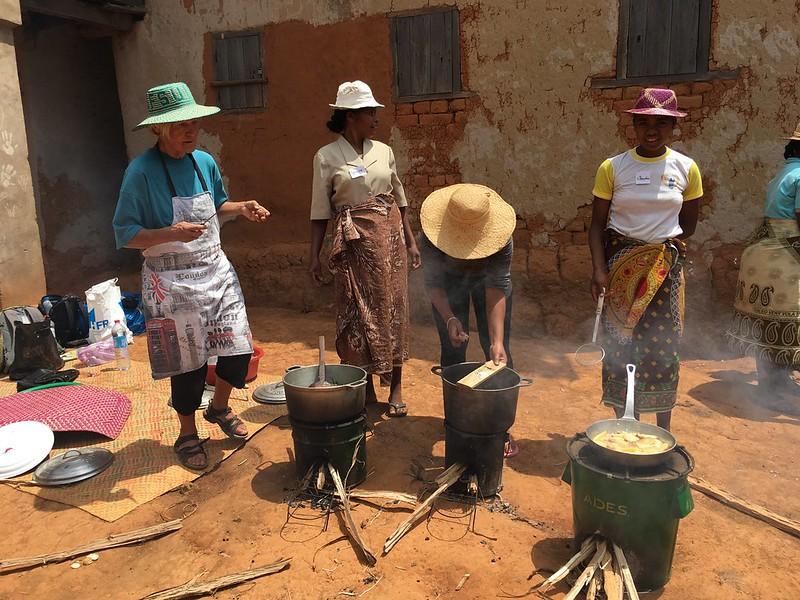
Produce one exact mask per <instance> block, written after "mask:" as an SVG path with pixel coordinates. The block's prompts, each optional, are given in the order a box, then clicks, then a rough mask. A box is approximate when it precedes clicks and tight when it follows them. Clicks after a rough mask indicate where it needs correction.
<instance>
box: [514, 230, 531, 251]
mask: <svg viewBox="0 0 800 600" xmlns="http://www.w3.org/2000/svg"><path fill="white" fill-rule="evenodd" d="M513 237H514V254H516V253H517V249H518V248H519V249H521V250H527V249H529V248H530V247H531V232H530V231H528V230H527V229H520V228H519V227H518V228H517V229H515V230H514V236H513Z"/></svg>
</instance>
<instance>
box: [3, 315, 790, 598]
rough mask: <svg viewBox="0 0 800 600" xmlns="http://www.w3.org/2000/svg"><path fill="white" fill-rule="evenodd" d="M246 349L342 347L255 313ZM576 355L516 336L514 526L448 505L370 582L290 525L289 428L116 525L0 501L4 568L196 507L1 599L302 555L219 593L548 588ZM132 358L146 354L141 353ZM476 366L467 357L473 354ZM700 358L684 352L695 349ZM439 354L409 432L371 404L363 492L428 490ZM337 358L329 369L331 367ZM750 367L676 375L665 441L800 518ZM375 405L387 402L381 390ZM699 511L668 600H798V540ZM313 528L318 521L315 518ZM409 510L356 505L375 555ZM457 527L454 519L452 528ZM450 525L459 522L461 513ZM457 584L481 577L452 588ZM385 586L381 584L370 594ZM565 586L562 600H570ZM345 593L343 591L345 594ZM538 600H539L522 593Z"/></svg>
mask: <svg viewBox="0 0 800 600" xmlns="http://www.w3.org/2000/svg"><path fill="white" fill-rule="evenodd" d="M250 316H251V323H252V326H253V330H254V334H255V336H256V337H257V339H258V340H259V341H260V344H259V345H261V346H262V347H264V348H265V350H266V360H265V361H262V366H261V370H262V372H264V373H269V374H275V373H279V372H280V371H281V370H282V369H283V368H285V367H286V366H288V365H291V364H297V363H301V364H311V363H313V362H314V360H315V359H314V350H313V347H314V344H315V342H316V336H317V335H319V334H320V333H324V334H326V335H327V337H328V339H332V338H333V334H334V331H333V322H332V320H331V319H330V318H329V317H328V316H327V315H322V314H319V313H315V314H306V315H302V314H299V313H296V312H290V311H281V310H267V309H252V310H251V311H250ZM574 348H575V345H574V344H573V343H572V342H567V341H563V340H561V341H542V340H540V339H524V338H519V337H517V338H515V340H514V342H513V346H512V350H513V352H514V358H515V362H516V363H517V370H518V371H520V372H521V373H523V374H524V375H530V376H533V377H534V378H535V385H534V386H533V387H530V388H527V389H524V390H522V391H521V395H520V402H519V408H518V411H517V421H516V424H515V426H514V428H513V433H514V435H515V436H516V438H517V439H518V440H519V444H520V448H521V452H520V454H519V456H517V457H515V458H513V459H509V460H508V461H506V469H505V472H504V486H505V487H504V489H503V491H502V499H503V501H505V502H508V503H510V504H511V505H513V507H515V509H516V514H517V515H518V518H516V519H515V518H513V517H512V516H511V515H509V514H505V513H502V512H490V511H488V510H487V509H486V508H480V509H479V510H478V513H477V519H476V529H477V532H478V534H480V535H476V534H474V533H468V532H467V525H466V520H465V519H464V518H463V517H462V518H460V519H453V518H452V517H453V516H454V514H455V513H457V511H458V507H457V506H453V505H447V504H442V505H441V506H440V508H441V509H442V511H441V512H439V513H437V514H436V516H435V517H434V519H433V520H431V521H430V522H429V523H428V524H427V525H426V524H425V523H424V522H423V524H421V525H420V526H418V527H416V528H415V529H414V530H413V531H412V532H411V533H409V534H408V535H407V536H406V537H405V538H404V539H403V540H401V541H400V543H399V544H398V545H397V546H396V547H395V549H394V550H393V551H392V552H391V553H390V554H389V555H388V556H385V557H381V558H379V560H378V564H377V565H376V566H375V567H374V568H366V567H364V566H363V565H361V564H360V563H359V562H358V560H357V559H356V557H355V554H354V552H353V549H352V547H351V546H350V544H349V543H348V542H347V541H339V542H335V543H333V544H331V545H329V546H326V543H328V542H331V541H333V540H336V539H337V538H339V537H340V536H341V535H342V533H343V531H344V530H343V526H342V525H341V524H340V523H339V522H337V519H336V518H335V517H331V519H330V522H329V525H328V528H327V531H322V522H321V521H320V520H318V519H317V520H307V521H299V520H295V519H293V520H292V521H291V522H290V524H289V525H287V526H286V527H284V524H285V522H286V520H287V505H286V503H285V498H286V497H287V495H288V491H287V490H288V489H290V488H291V487H292V486H293V485H294V483H295V473H294V464H293V463H292V462H290V458H289V457H290V452H291V449H292V440H291V431H290V430H289V429H288V422H287V421H286V419H285V418H283V419H280V420H278V421H277V422H275V423H273V424H272V425H270V426H269V427H266V428H265V429H263V430H262V431H261V432H260V433H258V434H257V435H256V436H254V437H253V438H252V439H251V440H250V441H249V442H248V443H247V444H246V445H245V446H244V447H242V448H241V450H239V451H238V452H237V453H235V454H234V455H233V456H232V457H231V458H230V459H229V460H227V461H225V462H224V463H223V464H222V465H221V466H220V467H219V468H218V469H217V470H215V471H213V472H212V473H210V474H208V475H206V476H204V477H201V478H200V479H198V480H197V481H195V482H194V483H193V484H192V485H190V486H187V487H185V488H184V489H180V490H175V491H173V492H171V493H168V494H166V495H164V496H162V497H160V498H158V499H156V500H155V501H153V502H150V503H148V504H146V505H144V506H141V507H140V508H138V509H137V510H135V511H133V512H132V513H130V514H129V515H127V516H126V517H124V518H122V519H120V520H119V521H117V522H115V523H105V522H103V521H101V520H99V519H97V518H95V517H92V516H91V515H89V514H87V513H85V512H83V511H81V510H79V509H77V508H72V507H67V506H64V505H60V504H57V503H52V502H48V501H41V500H37V499H36V498H35V497H34V496H32V495H29V494H25V493H22V492H19V491H17V490H14V489H12V488H9V487H7V486H0V506H2V507H3V514H4V518H3V520H4V522H5V525H4V526H3V527H2V531H3V534H2V541H3V543H2V554H3V555H4V557H3V558H7V557H17V556H27V555H33V554H39V553H44V552H50V551H56V550H62V549H67V548H71V547H73V546H76V545H79V544H81V543H84V542H87V541H89V540H93V539H97V538H99V537H102V536H104V535H106V534H110V533H116V532H123V531H127V530H130V529H134V528H137V527H143V526H146V525H150V524H153V523H157V522H161V521H162V519H163V518H168V517H174V516H177V515H179V514H180V512H181V511H182V510H183V507H184V506H185V505H188V504H190V503H195V504H196V505H197V510H196V512H194V514H192V515H191V516H190V517H189V518H188V519H187V520H186V522H185V524H184V527H183V529H182V530H180V531H179V532H177V533H174V534H171V535H169V536H166V537H164V538H161V539H158V540H154V541H150V542H147V543H146V544H143V545H141V546H137V547H129V548H121V549H115V550H109V551H105V552H103V553H101V556H100V560H99V561H98V562H96V563H94V564H92V565H91V566H88V567H84V568H81V569H79V570H72V569H70V567H69V563H62V564H56V565H50V566H46V567H42V568H37V569H33V570H30V571H25V572H19V573H13V574H7V575H2V576H0V598H49V599H53V600H56V599H65V600H66V599H70V600H72V599H76V598H121V599H128V598H140V597H142V596H144V595H147V594H148V593H151V592H154V591H157V590H160V589H163V588H165V587H170V586H173V585H179V584H182V583H184V582H186V581H188V580H190V579H192V578H193V577H195V576H197V575H200V574H202V573H205V575H204V577H205V578H215V577H219V576H222V575H225V574H227V573H231V572H234V571H239V570H244V569H248V568H250V567H253V566H256V565H261V564H266V563H269V562H271V561H273V560H275V559H278V558H280V557H292V558H293V560H292V564H291V567H290V568H289V569H288V570H286V571H284V572H282V573H280V574H277V575H272V576H269V577H265V578H263V579H260V580H257V581H256V582H254V583H250V584H245V585H242V586H240V587H237V588H233V589H230V590H227V591H220V592H219V593H218V594H217V597H218V598H221V599H230V598H278V599H286V600H289V599H295V600H297V599H306V598H308V599H334V598H347V597H362V594H363V597H364V598H366V599H367V600H369V599H370V598H381V599H387V600H390V599H402V600H409V599H412V598H459V599H472V598H495V597H502V596H504V595H505V596H506V597H508V596H518V595H521V594H524V593H525V592H526V591H528V589H529V587H530V586H531V585H532V584H534V583H537V582H538V581H540V577H539V576H538V575H533V576H532V574H533V573H534V571H536V570H537V569H545V570H546V569H551V570H552V569H555V568H557V567H558V566H560V565H561V564H562V563H563V562H564V561H565V560H566V559H567V558H568V557H569V555H570V543H571V540H570V538H571V535H572V513H571V499H570V488H569V487H568V486H567V485H566V484H564V483H562V482H561V481H560V476H561V473H562V470H563V468H564V465H565V464H566V455H565V450H564V448H565V443H566V441H567V439H568V438H569V437H571V436H572V435H573V434H575V433H576V432H578V431H583V430H584V428H585V427H586V425H588V424H589V423H591V422H593V421H595V420H597V419H599V418H603V417H606V416H607V415H608V411H607V410H606V409H604V408H603V407H602V406H601V405H600V404H599V367H591V368H586V367H578V366H576V365H575V363H574V362H573V361H572V360H571V352H572V351H574ZM134 349H135V352H134V357H135V358H141V359H143V358H144V355H145V348H144V345H143V344H142V343H139V344H136V345H135V347H134ZM471 354H472V355H475V349H474V348H473V349H472V351H471ZM687 354H688V355H689V356H691V355H692V348H691V347H690V348H687ZM437 356H438V344H437V340H436V338H435V333H434V332H433V330H432V329H431V328H426V327H415V328H414V332H413V344H412V359H411V360H410V361H409V363H408V366H407V368H406V370H405V372H404V381H405V394H406V401H407V402H408V404H409V409H410V414H409V416H408V417H407V418H405V419H391V420H390V419H387V418H386V417H385V416H383V413H384V411H385V408H386V405H385V404H384V403H381V404H379V405H377V406H373V407H371V409H370V411H369V417H370V420H371V422H372V423H374V434H373V435H372V437H371V438H370V439H369V440H368V444H367V452H368V465H369V469H370V470H371V471H372V475H371V476H370V477H369V478H368V480H367V481H366V482H365V484H364V485H363V487H366V488H370V489H389V490H397V491H405V492H411V493H415V492H416V491H418V490H419V489H420V485H421V483H420V482H419V481H417V480H415V479H414V478H413V477H412V476H411V475H410V474H409V467H410V465H411V462H412V460H415V459H416V460H417V461H419V462H420V463H422V464H423V465H429V469H428V472H427V474H426V476H427V477H428V478H429V479H432V478H433V477H435V476H436V474H437V473H438V472H439V471H440V469H441V468H442V465H443V462H444V428H443V423H442V394H441V386H440V383H439V380H438V379H437V378H436V377H434V376H432V375H431V374H430V373H429V369H430V366H431V365H432V364H434V363H435V361H436V360H437ZM330 358H331V360H333V358H334V356H333V354H330ZM754 376H755V373H754V365H753V363H752V361H750V360H733V361H710V360H698V359H691V358H690V359H688V360H685V361H684V363H683V370H682V374H681V387H680V392H681V393H680V398H679V402H678V407H677V409H676V410H675V412H674V416H673V431H674V433H675V434H676V436H677V438H678V440H679V442H680V443H682V444H683V445H685V446H686V447H687V449H688V450H689V452H690V453H692V455H693V456H694V458H695V460H696V470H695V473H696V474H698V475H700V476H702V477H703V478H705V479H707V480H708V481H710V482H713V483H714V484H716V485H718V486H720V487H723V488H725V489H727V490H729V491H731V492H733V493H735V494H737V495H739V496H741V497H743V498H746V499H748V500H750V501H752V502H755V503H758V504H762V505H764V506H766V507H768V508H770V509H772V510H774V511H776V512H779V513H781V514H784V515H786V516H788V517H791V518H794V519H800V481H798V473H799V472H800V471H798V460H797V455H796V454H795V452H796V451H797V447H798V441H800V429H798V425H800V403H798V404H796V405H794V406H793V407H792V406H784V407H777V408H776V407H773V408H770V407H768V406H765V405H764V404H763V403H762V402H759V401H758V399H757V398H756V395H755V389H756V388H755V380H754ZM379 393H380V394H381V397H382V398H385V395H386V391H385V390H380V392H379ZM694 498H695V503H696V507H695V510H694V512H693V513H692V514H690V515H689V516H688V517H687V518H686V519H685V520H684V521H683V522H682V523H681V526H680V530H679V533H678V546H677V551H676V555H675V562H674V565H673V571H672V580H671V582H670V583H669V584H668V586H667V587H666V588H665V590H663V591H662V592H660V593H658V594H652V595H649V596H648V597H651V598H662V599H663V600H678V599H680V600H685V599H696V600H700V599H706V598H714V599H717V598H720V599H728V598H750V599H757V598H772V597H783V598H798V597H800V578H798V577H797V574H796V570H795V565H797V564H798V562H800V540H798V539H796V538H792V537H790V536H788V535H786V534H784V533H781V532H779V531H777V530H775V529H773V528H771V527H769V526H768V525H766V524H764V523H762V522H760V521H756V520H754V519H752V518H750V517H747V516H745V515H742V514H741V513H738V512H735V511H733V510H731V509H729V508H727V507H724V506H722V505H720V504H719V503H717V502H715V501H713V500H711V499H709V498H706V497H705V496H702V495H700V494H698V493H695V494H694ZM306 514H308V515H310V513H308V512H307V513H306ZM406 514H407V513H406V512H404V511H397V510H384V511H379V510H378V509H377V508H375V507H373V506H369V505H364V504H361V505H357V508H356V510H355V519H356V522H358V523H360V522H362V521H366V522H368V525H367V527H366V528H365V529H362V534H363V535H364V538H365V540H366V542H367V544H368V545H369V546H370V547H371V548H372V549H373V550H374V551H376V552H377V550H378V549H379V548H381V547H382V545H383V542H384V540H385V539H386V537H387V536H388V535H389V534H390V533H391V532H392V531H393V530H394V529H395V527H396V526H397V525H398V524H399V523H400V521H401V520H402V519H403V518H404V516H405V515H406ZM448 516H449V517H450V518H448ZM456 516H457V515H456ZM465 573H470V575H471V577H470V578H469V580H468V581H467V582H466V584H465V585H464V586H463V589H461V591H455V588H456V586H457V584H458V582H459V580H461V578H462V576H463V575H464V574H465ZM376 581H377V584H376V583H375V582H376ZM564 591H565V589H564V588H559V591H558V592H556V593H553V595H552V598H556V599H557V598H561V597H563V592H564ZM343 592H344V593H343ZM530 597H531V598H533V597H535V596H534V595H531V596H530Z"/></svg>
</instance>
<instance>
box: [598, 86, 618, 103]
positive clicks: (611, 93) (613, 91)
mask: <svg viewBox="0 0 800 600" xmlns="http://www.w3.org/2000/svg"><path fill="white" fill-rule="evenodd" d="M601 95H602V96H603V98H608V99H610V100H619V99H621V98H622V88H609V89H606V90H603V92H602V94H601Z"/></svg>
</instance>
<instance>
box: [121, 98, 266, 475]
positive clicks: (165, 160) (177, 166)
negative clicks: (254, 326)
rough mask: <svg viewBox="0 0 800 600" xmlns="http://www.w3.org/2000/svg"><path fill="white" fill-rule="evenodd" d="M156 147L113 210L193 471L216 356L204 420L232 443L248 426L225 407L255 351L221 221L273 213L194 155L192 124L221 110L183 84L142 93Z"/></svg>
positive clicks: (132, 170)
mask: <svg viewBox="0 0 800 600" xmlns="http://www.w3.org/2000/svg"><path fill="white" fill-rule="evenodd" d="M147 109H148V115H149V116H148V118H147V119H145V120H144V121H142V122H141V123H140V124H139V125H138V127H137V129H139V128H143V127H149V128H150V129H151V131H152V132H153V133H154V134H155V135H156V136H158V140H157V141H156V143H155V145H154V146H153V147H152V148H150V149H149V150H147V151H145V152H144V153H143V154H141V155H140V156H138V157H136V158H135V159H134V160H133V161H132V162H131V164H130V165H129V166H128V169H127V170H126V172H125V177H124V178H123V181H122V188H121V190H120V193H119V201H118V202H117V209H116V212H115V214H114V234H115V236H116V240H117V247H118V248H135V249H137V250H141V251H142V255H143V256H144V265H143V266H142V300H143V304H144V308H145V316H146V317H147V350H148V354H149V356H150V366H151V369H152V372H153V378H154V379H162V378H165V377H169V378H170V386H171V392H172V393H171V405H172V407H173V408H174V409H175V411H176V412H177V414H178V421H179V422H180V433H179V434H178V439H177V440H176V441H175V445H174V450H175V453H176V454H177V455H178V459H179V460H180V462H181V463H182V464H183V465H184V466H185V467H187V468H189V469H195V470H202V469H205V468H206V467H207V466H208V456H207V455H206V452H205V449H204V448H203V442H202V441H201V440H200V438H199V436H198V435H197V425H196V423H195V411H196V410H197V409H198V408H199V407H200V404H201V400H202V396H203V391H204V387H205V379H206V372H207V370H208V359H209V357H211V356H216V357H218V358H217V364H216V384H215V388H214V398H213V400H212V401H211V404H210V405H209V406H208V408H206V410H205V411H204V412H203V418H204V419H205V420H206V421H208V422H210V423H215V424H216V425H219V427H220V428H221V429H222V431H223V432H224V433H225V434H226V435H227V436H228V437H230V438H234V439H244V438H246V437H247V428H246V427H245V425H244V423H243V422H242V421H241V420H240V419H239V417H237V416H236V415H235V414H234V413H233V412H232V411H231V409H230V407H229V406H228V400H229V399H230V394H231V390H232V389H233V388H234V387H236V388H242V387H244V384H245V376H246V374H247V368H248V365H249V362H250V356H251V354H252V351H253V346H252V336H251V334H250V326H249V324H248V322H247V314H246V312H245V307H244V297H243V296H242V290H241V287H240V286H239V280H238V278H237V277H236V272H235V271H234V269H233V266H231V264H230V262H228V258H227V257H226V256H225V253H224V252H223V251H222V248H221V245H220V238H219V229H220V223H221V222H224V221H226V220H232V219H235V218H237V217H239V216H243V217H245V218H247V219H249V220H250V221H255V222H257V223H263V222H264V221H266V220H267V217H268V216H269V212H268V211H267V209H265V208H264V207H263V206H261V205H260V204H259V203H258V202H256V201H255V200H248V201H246V202H230V201H228V196H227V194H226V193H225V187H224V185H223V183H222V177H221V176H220V173H219V169H218V168H217V164H216V163H215V162H214V159H213V158H212V157H211V155H209V154H207V153H205V152H203V151H201V150H196V146H197V136H198V133H199V125H198V119H201V118H203V117H208V116H210V115H213V114H215V113H217V112H219V108H217V107H215V106H201V105H198V104H197V103H195V101H194V98H193V97H192V93H191V92H190V91H189V88H188V86H187V85H186V84H185V83H170V84H166V85H162V86H158V87H155V88H152V89H150V90H148V92H147Z"/></svg>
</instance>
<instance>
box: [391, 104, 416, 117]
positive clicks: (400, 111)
mask: <svg viewBox="0 0 800 600" xmlns="http://www.w3.org/2000/svg"><path fill="white" fill-rule="evenodd" d="M394 114H396V115H413V114H414V105H413V104H411V103H403V104H397V105H395V107H394Z"/></svg>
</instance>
